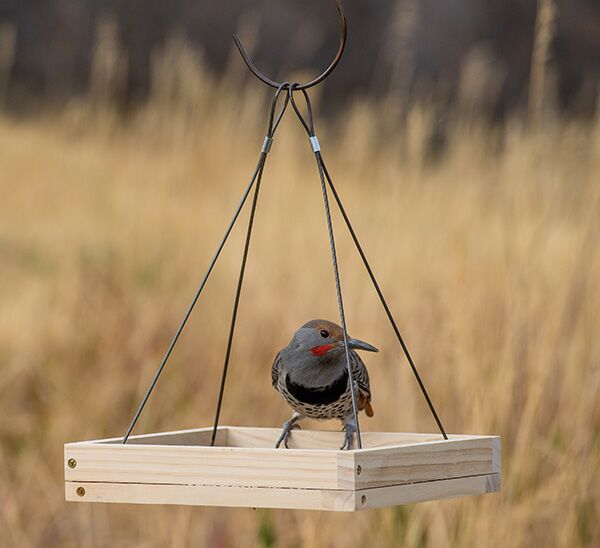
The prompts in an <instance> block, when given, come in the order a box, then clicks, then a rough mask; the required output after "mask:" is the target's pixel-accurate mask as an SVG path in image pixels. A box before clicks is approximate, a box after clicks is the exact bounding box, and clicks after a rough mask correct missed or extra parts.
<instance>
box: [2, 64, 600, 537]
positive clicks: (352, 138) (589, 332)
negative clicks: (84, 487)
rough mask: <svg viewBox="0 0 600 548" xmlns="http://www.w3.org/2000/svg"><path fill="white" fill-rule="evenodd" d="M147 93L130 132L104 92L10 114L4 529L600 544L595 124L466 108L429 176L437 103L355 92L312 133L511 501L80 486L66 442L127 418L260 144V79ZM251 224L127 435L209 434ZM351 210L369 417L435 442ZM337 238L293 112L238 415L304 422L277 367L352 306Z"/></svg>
mask: <svg viewBox="0 0 600 548" xmlns="http://www.w3.org/2000/svg"><path fill="white" fill-rule="evenodd" d="M186 62H190V61H189V60H188V61H185V59H184V60H183V61H182V63H183V65H184V66H185V63H186ZM169 64H170V63H169V59H168V57H167V59H166V62H164V63H163V66H162V67H161V66H157V72H160V71H161V70H163V71H165V70H167V69H168V68H169ZM99 70H100V69H99ZM182 78H183V79H185V85H182V82H181V79H182ZM156 82H157V83H156V84H155V89H154V94H153V99H152V101H151V102H150V103H149V104H148V106H147V108H145V109H143V110H142V111H140V112H138V113H137V114H135V115H132V116H131V117H130V118H129V119H127V120H126V121H123V120H121V119H119V118H118V117H117V116H115V115H114V113H112V112H111V111H110V109H107V108H106V107H105V106H103V94H102V90H100V91H98V93H97V96H96V97H92V99H90V100H89V101H85V102H83V103H80V104H72V105H70V106H69V107H68V108H67V109H66V110H65V111H64V112H61V113H59V114H55V115H52V116H47V117H44V118H39V119H37V120H35V121H32V120H30V121H15V120H12V119H10V118H7V117H4V118H0V196H1V198H0V302H1V303H2V304H1V305H0V402H1V409H2V413H1V414H0V545H1V546H6V547H19V548H25V547H29V546H32V547H33V546H36V547H37V546H43V547H71V546H72V547H105V546H114V547H130V546H140V547H158V546H211V547H233V546H236V547H237V546H297V547H320V546H325V547H334V546H346V547H349V546H364V547H371V546H378V547H379V546H381V547H385V546H403V547H407V548H409V547H435V548H440V547H445V546H452V547H509V546H510V547H523V548H525V547H531V546H544V547H552V546H557V547H564V548H573V547H578V546H599V545H600V522H599V520H598V516H599V514H600V479H599V478H600V398H599V397H598V396H599V394H600V184H599V182H600V179H599V173H600V122H591V123H589V124H586V125H585V126H583V125H577V124H566V123H563V124H561V123H558V122H549V123H547V124H546V125H545V126H544V127H543V128H541V129H539V130H537V131H525V130H524V129H523V127H522V126H521V125H520V124H519V123H514V124H507V126H506V127H504V128H503V129H495V130H491V129H484V128H482V127H480V126H479V125H477V124H476V123H474V122H469V121H468V120H463V121H460V120H458V121H455V122H454V123H453V124H452V127H451V129H450V134H449V141H448V149H447V152H446V154H445V155H444V156H443V157H442V159H441V160H439V161H438V162H437V163H436V164H435V165H432V164H431V163H430V162H428V161H427V159H426V158H427V154H426V148H427V146H426V143H427V135H428V134H429V133H430V129H431V124H432V123H433V121H432V119H431V116H430V115H429V114H428V112H429V111H428V109H427V108H426V106H423V107H420V108H419V107H415V108H413V109H412V110H411V111H410V112H409V113H408V114H407V116H406V128H405V130H404V131H403V132H400V131H396V130H395V128H394V127H390V124H389V120H390V117H391V115H390V110H389V109H390V108H391V107H390V106H389V105H385V104H383V105H380V106H379V107H377V108H375V107H371V106H368V105H361V104H357V105H356V107H355V108H354V109H353V110H352V111H351V112H349V113H348V115H347V117H346V119H345V121H344V122H338V123H337V124H335V125H325V124H324V123H323V124H321V126H320V128H321V131H320V136H321V143H322V146H323V149H324V154H325V157H326V159H327V160H328V163H329V167H330V171H331V173H332V174H333V176H334V179H335V181H336V184H337V186H338V189H339V191H340V194H341V195H342V197H343V199H344V200H345V202H346V206H347V210H348V212H349V214H350V216H351V218H352V219H353V220H354V223H355V227H356V230H357V232H358V234H359V236H360V238H361V239H362V241H363V243H364V245H365V248H366V250H367V253H368V256H369V257H370V259H371V262H372V265H373V268H374V269H375V271H376V273H377V274H378V276H379V278H380V282H381V285H382V287H383V289H384V291H385V292H386V294H387V296H388V299H389V301H390V305H391V306H392V309H393V310H394V311H395V314H396V317H397V320H398V323H399V326H400V328H401V330H402V331H403V333H404V335H405V338H406V340H407V343H408V345H409V347H410V348H411V350H412V352H413V355H414V357H415V360H416V362H417V365H418V367H419V368H420V370H421V373H422V375H423V377H424V380H425V382H426V384H427V386H428V388H429V390H430V393H431V395H432V398H433V400H434V402H435V403H436V405H437V407H438V409H439V411H440V413H441V416H442V418H443V420H444V421H445V423H446V426H447V428H448V430H449V431H450V432H453V433H476V434H498V435H501V436H502V442H503V488H502V492H501V493H500V494H496V495H490V496H486V497H478V498H470V499H462V500H456V501H442V502H435V503H425V504H419V505H415V506H407V507H399V508H392V509H385V510H381V511H370V512H364V513H360V514H357V515H352V516H350V515H332V514H325V513H316V512H293V511H260V510H257V511H253V510H243V509H241V510H229V509H219V508H187V507H181V508H179V507H143V506H116V505H112V506H110V505H87V504H66V503H65V502H64V500H63V498H64V494H63V483H62V482H63V472H62V469H63V462H62V451H63V449H62V444H63V443H64V442H66V441H74V440H82V439H92V438H98V437H104V436H106V437H108V436H116V435H120V434H122V433H123V432H124V431H125V429H126V427H127V425H128V423H129V420H130V419H131V417H132V415H133V412H134V410H135V407H136V405H137V403H138V401H139V399H140V398H141V396H142V394H143V392H144V390H145V389H146V387H147V385H148V383H149V381H150V379H151V376H152V375H153V373H154V370H155V368H156V367H157V365H158V363H159V361H160V358H161V356H162V353H163V352H164V350H165V348H166V346H167V345H168V342H169V340H170V337H171V336H172V334H173V332H174V330H175V328H176V326H177V324H178V322H179V320H180V318H181V316H182V314H183V312H184V310H185V308H186V307H187V305H188V303H189V301H190V299H191V297H192V295H193V293H194V291H195V288H196V286H197V284H198V282H199V280H200V278H201V276H202V274H203V273H204V270H205V269H206V267H207V265H208V261H209V260H210V258H211V256H212V253H213V251H214V249H215V247H216V245H217V243H218V241H219V239H220V237H221V235H222V232H223V231H224V229H225V227H226V224H227V222H228V219H229V217H230V215H231V214H232V212H233V210H234V207H235V206H236V204H237V202H238V200H239V196H240V194H241V192H242V189H243V187H244V186H245V184H246V182H247V180H248V177H249V175H250V173H251V170H252V168H253V166H254V163H255V161H256V158H257V154H258V150H259V148H260V145H261V143H262V138H263V135H264V122H265V120H266V114H265V109H266V102H265V101H266V98H265V96H264V95H263V94H262V92H260V90H259V86H258V85H256V84H255V83H254V82H252V83H251V84H244V83H242V82H240V80H239V78H238V77H237V75H236V74H231V75H229V76H228V78H227V79H226V84H223V83H220V84H219V83H215V82H211V81H210V79H208V78H207V77H205V76H202V73H199V72H197V71H196V72H193V71H187V70H186V71H177V70H174V71H172V73H171V76H169V77H162V78H157V81H156ZM182 88H185V89H186V90H187V92H186V94H185V95H183V94H181V92H180V90H181V89H182ZM244 220H245V219H242V224H240V225H239V226H238V227H237V229H236V231H235V232H234V234H233V238H232V240H231V241H230V243H229V244H228V246H227V247H226V249H225V252H224V255H223V257H222V260H221V262H220V263H219V265H218V267H217V269H216V270H215V272H214V275H213V277H212V279H211V281H210V282H209V284H208V286H207V291H206V293H205V294H204V295H203V297H202V298H201V300H200V302H199V305H198V307H197V310H196V311H195V313H194V315H193V316H192V319H191V321H190V323H189V325H188V328H187V330H186V331H185V333H184V335H183V337H182V339H181V341H180V344H179V346H178V347H177V348H176V350H175V352H174V355H173V357H172V360H171V362H170V363H169V365H168V367H167V369H166V371H165V373H164V376H163V377H162V378H161V381H160V383H159V385H158V387H157V389H156V391H155V393H154V395H153V396H152V399H151V400H150V403H149V405H148V407H147V410H146V412H145V413H144V415H142V419H141V421H140V423H139V426H138V429H137V432H142V431H146V432H150V431H159V430H173V429H179V428H188V427H189V428H192V427H197V426H205V425H208V424H210V422H211V420H212V418H213V410H214V405H215V401H216V397H217V390H218V381H219V376H220V369H221V365H222V360H223V353H224V343H225V338H226V332H227V326H228V321H229V316H230V314H231V305H232V298H233V291H234V285H235V278H236V274H237V271H238V268H239V260H240V252H241V239H242V235H243V231H244ZM335 223H336V234H337V239H338V244H339V255H340V267H341V275H342V283H343V287H344V292H345V298H346V308H347V315H348V323H349V329H350V332H351V334H353V335H354V336H356V337H360V338H362V339H364V340H367V341H370V342H372V343H373V344H375V345H376V346H378V347H379V348H380V349H381V352H380V353H379V354H377V355H368V356H366V358H368V365H369V368H370V372H371V377H372V389H373V394H374V401H373V405H374V408H375V417H374V418H373V419H366V418H365V419H363V421H362V428H363V429H365V430H398V431H423V432H433V431H435V424H434V422H433V420H432V419H431V417H430V415H429V413H428V410H427V407H426V405H425V403H424V401H423V399H422V397H421V395H420V393H419V391H418V387H417V385H416V383H415V381H414V379H413V378H412V376H411V374H410V371H409V368H408V365H407V363H406V361H405V360H404V359H403V357H402V355H401V351H400V348H399V347H398V345H397V343H396V341H395V339H394V337H393V333H392V331H391V329H390V328H389V326H388V324H387V323H386V318H385V316H384V314H383V312H382V310H381V309H380V305H379V302H378V300H377V298H376V295H375V293H374V291H373V290H372V288H371V287H370V285H369V281H368V278H367V276H366V274H365V272H364V271H363V269H362V267H361V263H360V261H359V258H358V256H357V254H356V252H355V250H354V249H353V247H352V244H351V241H350V240H349V238H348V236H347V234H346V233H345V231H344V227H343V224H342V223H341V222H340V219H339V217H336V218H335ZM328 252H329V250H328V241H327V237H326V230H325V222H324V215H323V207H322V201H321V197H320V186H319V182H318V178H317V176H316V171H315V166H314V162H313V159H312V157H311V153H310V149H309V146H308V144H307V142H306V139H305V135H304V134H303V132H302V131H301V130H300V128H299V126H298V124H297V122H296V120H295V118H294V117H293V116H292V112H291V111H290V112H288V115H287V116H286V119H285V120H284V122H283V124H282V127H281V129H280V133H279V134H278V137H277V140H276V142H275V144H274V147H273V151H272V154H271V157H270V160H269V163H268V165H267V169H266V174H265V179H264V183H263V191H262V194H261V199H260V203H259V209H258V218H257V224H256V229H255V234H254V239H253V242H252V247H251V255H250V260H249V265H248V272H247V278H246V283H245V286H244V291H243V296H242V303H241V309H240V316H239V322H238V331H237V338H236V341H235V344H234V350H233V358H232V363H231V368H230V377H229V382H228V385H227V389H226V393H225V400H224V415H223V417H222V422H223V424H237V425H258V426H274V425H279V424H280V423H281V422H282V421H283V420H285V419H286V418H287V415H288V410H287V408H286V406H285V405H284V403H283V401H282V399H281V398H280V397H279V396H278V395H277V394H276V393H275V392H274V391H273V389H272V388H271V386H270V366H271V361H272V358H273V356H274V353H275V352H276V350H278V349H279V348H280V347H282V346H283V345H285V344H287V341H288V340H289V337H290V336H291V333H292V331H293V330H294V329H295V328H296V327H298V326H299V325H300V324H301V323H303V322H305V321H306V320H308V319H310V318H314V317H326V318H331V319H334V320H335V319H336V318H337V307H336V299H335V292H334V285H333V277H332V271H331V263H330V258H329V255H328ZM314 426H316V427H321V428H323V427H325V428H328V427H329V428H331V427H335V428H337V427H338V426H337V424H335V425H334V424H330V425H328V424H323V425H314Z"/></svg>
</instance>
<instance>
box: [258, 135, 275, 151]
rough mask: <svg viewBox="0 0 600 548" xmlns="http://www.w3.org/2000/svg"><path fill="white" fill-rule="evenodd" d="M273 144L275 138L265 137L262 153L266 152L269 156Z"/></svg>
mask: <svg viewBox="0 0 600 548" xmlns="http://www.w3.org/2000/svg"><path fill="white" fill-rule="evenodd" d="M272 144H273V137H269V136H268V135H267V136H266V137H265V140H264V142H263V146H262V149H261V152H264V153H265V154H268V153H269V151H270V150H271V145H272Z"/></svg>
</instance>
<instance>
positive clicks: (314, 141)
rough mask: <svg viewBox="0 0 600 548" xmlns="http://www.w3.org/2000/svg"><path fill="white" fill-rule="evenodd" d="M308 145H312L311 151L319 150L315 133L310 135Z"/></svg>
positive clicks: (319, 146)
mask: <svg viewBox="0 0 600 548" xmlns="http://www.w3.org/2000/svg"><path fill="white" fill-rule="evenodd" d="M310 146H311V147H312V150H313V152H319V151H320V150H321V145H320V144H319V139H317V136H316V135H313V136H312V137H310Z"/></svg>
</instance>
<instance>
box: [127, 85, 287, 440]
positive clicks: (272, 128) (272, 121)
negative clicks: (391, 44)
mask: <svg viewBox="0 0 600 548" xmlns="http://www.w3.org/2000/svg"><path fill="white" fill-rule="evenodd" d="M287 87H288V84H287V83H285V84H282V86H281V87H280V88H279V89H278V90H277V92H276V94H275V97H274V99H273V103H272V106H271V114H270V118H269V130H268V132H267V137H266V138H265V143H263V147H262V150H261V153H260V156H259V159H258V162H257V164H256V167H255V168H254V172H253V174H252V177H251V179H250V182H249V183H248V186H247V187H246V189H245V190H244V194H243V195H242V199H241V201H240V203H239V204H238V206H237V208H236V210H235V212H234V214H233V218H232V219H231V221H230V222H229V225H228V226H227V229H226V230H225V235H224V236H223V238H222V239H221V242H220V243H219V246H218V247H217V251H216V252H215V254H214V256H213V258H212V260H211V262H210V264H209V267H208V270H207V271H206V274H205V275H204V277H203V278H202V281H201V283H200V286H199V287H198V290H197V291H196V293H195V295H194V298H193V299H192V302H191V304H190V305H189V307H188V309H187V311H186V313H185V315H184V317H183V320H182V321H181V323H180V324H179V327H178V329H177V331H176V332H175V335H174V336H173V339H172V340H171V343H170V344H169V347H168V349H167V351H166V353H165V355H164V356H163V359H162V361H161V363H160V365H159V367H158V369H157V370H156V373H155V374H154V377H153V379H152V382H151V383H150V386H149V387H148V389H147V390H146V393H145V395H144V397H143V399H142V401H141V403H140V405H139V407H138V409H137V411H136V413H135V416H134V417H133V419H132V421H131V424H130V425H129V428H128V429H127V432H126V433H125V435H124V436H123V444H125V443H127V440H128V439H129V436H130V435H131V432H132V431H133V429H134V428H135V425H136V424H137V422H138V420H139V418H140V415H141V414H142V411H143V410H144V408H145V406H146V403H148V399H149V398H150V395H151V394H152V391H153V390H154V388H155V386H156V383H157V382H158V379H159V377H160V376H161V374H162V372H163V370H164V368H165V365H166V364H167V361H168V360H169V358H170V356H171V353H172V352H173V349H174V348H175V345H176V344H177V341H178V340H179V337H180V335H181V333H182V332H183V329H184V328H185V325H186V324H187V321H188V319H189V317H190V315H191V314H192V311H193V310H194V307H195V306H196V303H197V302H198V299H199V298H200V295H201V294H202V291H203V290H204V287H205V286H206V283H207V282H208V279H209V277H210V275H211V273H212V271H213V269H214V266H215V264H216V263H217V260H218V259H219V256H220V255H221V251H223V248H224V247H225V244H226V242H227V240H228V239H229V235H230V234H231V231H232V230H233V227H234V226H235V223H236V221H237V220H238V217H239V216H240V213H241V211H242V209H243V207H244V204H245V203H246V200H247V199H248V196H249V195H250V192H251V191H252V187H253V186H254V184H255V182H256V180H257V178H258V177H259V176H260V175H262V172H263V170H264V166H265V162H266V159H267V155H268V152H269V149H270V143H271V142H272V140H273V137H274V136H275V132H276V130H277V128H278V126H279V123H280V122H281V119H282V118H283V114H284V113H285V110H286V108H287V105H288V102H289V97H288V95H287V93H286V94H285V96H284V97H285V102H284V106H283V108H282V109H281V112H280V113H279V115H278V116H277V118H275V111H276V108H277V102H278V99H279V96H280V94H281V92H282V90H284V89H287ZM256 196H257V195H256V193H255V197H256Z"/></svg>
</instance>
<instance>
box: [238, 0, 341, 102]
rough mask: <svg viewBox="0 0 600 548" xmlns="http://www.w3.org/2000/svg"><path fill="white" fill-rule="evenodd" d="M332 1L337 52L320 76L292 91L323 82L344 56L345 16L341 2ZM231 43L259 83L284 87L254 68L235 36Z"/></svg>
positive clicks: (338, 0)
mask: <svg viewBox="0 0 600 548" xmlns="http://www.w3.org/2000/svg"><path fill="white" fill-rule="evenodd" d="M333 1H334V3H335V6H336V8H337V11H338V15H339V20H340V44H339V46H338V51H337V53H336V55H335V57H334V59H333V61H332V62H331V64H330V65H329V66H328V67H327V68H326V69H325V71H324V72H323V73H322V74H321V75H320V76H317V77H316V78H315V79H314V80H311V81H310V82H308V83H306V84H298V85H296V86H294V89H297V90H304V89H308V88H311V87H313V86H316V85H317V84H319V83H321V82H322V81H323V80H325V78H327V77H328V76H329V75H330V74H331V73H332V72H333V71H334V69H335V67H337V65H338V63H339V62H340V60H341V58H342V55H344V50H345V49H346V39H347V35H348V28H347V24H346V15H345V13H344V7H343V6H342V2H341V0H333ZM233 41H234V42H235V45H236V46H237V49H238V50H239V52H240V55H241V56H242V59H243V60H244V63H246V65H247V67H248V68H249V69H250V72H252V74H254V76H256V77H257V78H258V79H259V80H260V81H261V82H264V83H265V84H267V85H268V86H271V87H273V88H276V89H279V88H281V87H282V86H284V85H285V84H283V83H279V82H276V81H275V80H271V78H269V77H268V76H266V75H265V74H263V73H262V72H261V71H260V70H258V68H256V65H255V64H254V63H253V62H252V60H251V59H250V57H249V56H248V54H247V53H246V50H245V49H244V46H243V45H242V43H241V42H240V39H239V37H238V35H237V34H234V35H233Z"/></svg>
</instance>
